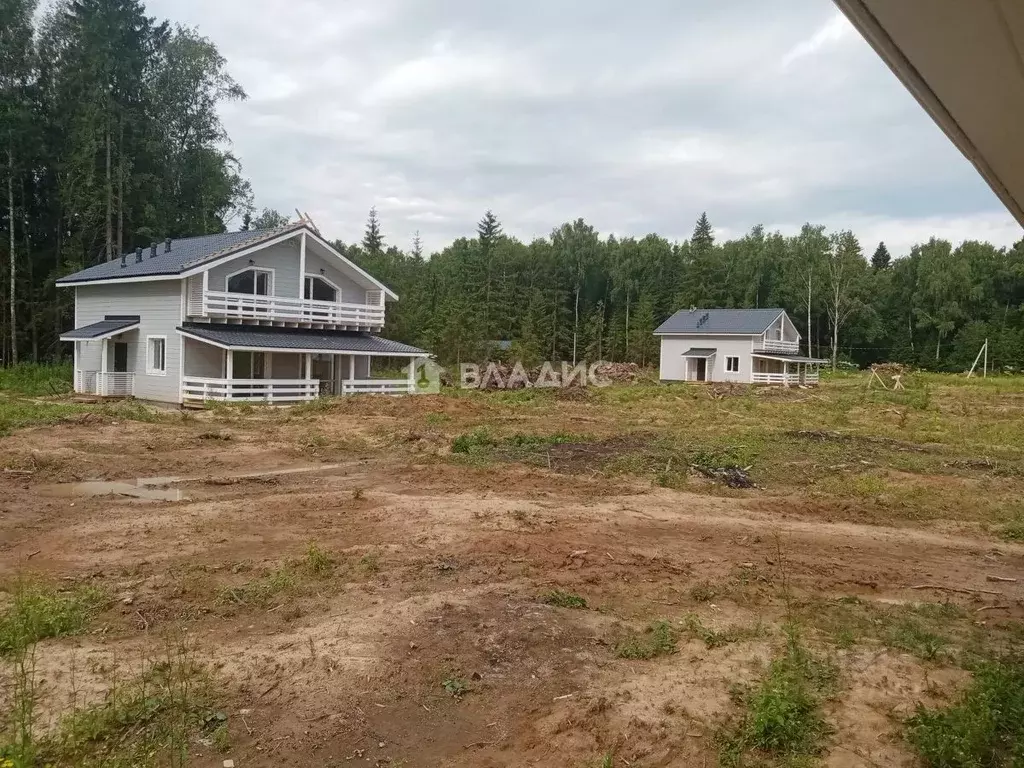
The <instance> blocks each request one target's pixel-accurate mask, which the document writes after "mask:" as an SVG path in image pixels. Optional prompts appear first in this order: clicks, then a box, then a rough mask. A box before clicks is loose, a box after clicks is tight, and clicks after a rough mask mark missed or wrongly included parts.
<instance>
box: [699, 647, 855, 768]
mask: <svg viewBox="0 0 1024 768" xmlns="http://www.w3.org/2000/svg"><path fill="white" fill-rule="evenodd" d="M787 631H788V634H789V636H788V642H787V646H786V652H785V654H784V655H783V656H781V657H780V658H778V659H776V660H775V661H773V662H772V664H771V666H770V667H769V669H768V673H767V674H766V675H765V677H764V679H763V680H762V681H761V684H760V685H759V686H758V687H757V688H756V689H755V690H754V691H753V692H751V693H749V694H748V695H746V696H745V697H743V699H744V703H745V705H746V712H745V713H744V716H743V718H742V720H741V722H740V723H739V725H737V726H736V727H735V728H734V729H732V730H731V731H727V732H725V733H723V734H721V735H720V736H719V743H720V752H719V764H720V765H721V766H723V768H739V766H743V765H745V764H746V762H745V761H746V758H747V757H748V756H751V755H752V756H753V757H754V759H755V762H754V763H753V764H756V765H763V764H765V759H766V758H767V759H768V760H773V761H776V762H775V764H779V761H781V764H783V765H789V766H795V765H801V764H804V765H806V764H808V763H809V761H810V760H812V759H813V758H814V757H815V756H817V755H818V754H820V753H821V751H822V749H823V746H824V740H825V738H826V737H827V736H828V734H829V733H830V732H831V729H830V728H829V726H828V724H827V723H826V722H825V719H824V717H823V716H822V712H821V701H822V698H823V697H824V696H827V695H829V694H831V693H832V692H833V690H834V687H835V685H836V681H837V679H838V670H837V669H836V667H835V666H834V665H833V664H831V663H829V662H827V661H823V660H821V659H818V658H817V657H815V656H814V655H813V654H811V653H810V652H809V651H808V650H807V649H806V648H804V647H803V645H802V644H801V642H800V639H799V637H798V634H797V632H796V629H795V628H794V627H789V628H787Z"/></svg>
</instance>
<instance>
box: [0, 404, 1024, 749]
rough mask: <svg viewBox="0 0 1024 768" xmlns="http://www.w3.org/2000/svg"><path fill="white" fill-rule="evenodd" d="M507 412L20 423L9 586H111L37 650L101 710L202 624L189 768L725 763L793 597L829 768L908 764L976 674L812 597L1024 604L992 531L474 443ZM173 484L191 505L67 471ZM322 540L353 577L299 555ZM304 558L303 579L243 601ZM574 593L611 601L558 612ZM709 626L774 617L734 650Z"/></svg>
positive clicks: (363, 407) (5, 518)
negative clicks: (212, 739)
mask: <svg viewBox="0 0 1024 768" xmlns="http://www.w3.org/2000/svg"><path fill="white" fill-rule="evenodd" d="M554 407H556V412H557V413H561V414H563V418H564V421H563V426H565V427H566V428H567V429H570V430H573V431H590V432H596V433H601V431H602V429H604V428H603V427H602V426H601V412H600V410H599V409H595V408H592V407H588V406H587V404H586V403H583V404H581V405H579V406H577V405H572V404H564V405H556V406H554ZM489 409H490V406H487V405H486V404H481V401H479V400H468V399H467V400H460V399H458V398H424V399H422V400H421V401H419V402H418V403H415V404H411V403H400V402H397V401H394V400H389V399H386V398H372V397H367V398H365V399H364V400H363V401H362V402H360V403H359V404H356V405H350V406H346V407H344V408H339V409H336V410H331V411H324V412H323V413H313V414H308V415H305V416H303V417H301V418H277V417H275V418H263V417H261V416H260V415H259V414H257V415H254V416H247V415H238V416H232V415H229V416H226V417H225V416H223V415H218V414H217V413H214V414H199V415H197V416H191V417H182V418H180V419H179V418H178V417H176V416H174V415H171V416H170V417H167V418H163V419H161V420H160V421H158V422H156V423H145V422H137V421H118V420H117V419H112V418H109V417H96V418H84V419H77V420H73V421H71V422H69V423H64V424H58V425H54V426H45V427H37V428H30V429H26V430H22V431H19V432H17V433H15V434H14V435H12V436H10V437H7V438H0V466H4V467H6V469H5V470H4V471H2V472H0V578H2V579H11V578H13V577H15V576H20V575H24V574H33V575H34V576H37V577H40V578H45V579H52V580H54V581H58V582H60V583H63V584H74V583H79V582H85V583H89V584H93V585H97V586H100V587H102V588H103V589H104V590H106V591H107V593H108V594H109V595H110V598H111V599H110V607H108V608H106V609H105V610H104V611H103V613H102V614H101V615H100V616H99V617H97V618H96V620H95V621H94V622H93V623H92V625H91V626H90V629H89V631H88V632H87V633H85V634H83V635H79V636H77V637H71V638H63V639H59V640H50V641H45V642H43V643H41V645H40V652H39V662H38V663H39V668H40V670H41V675H42V677H43V678H45V680H46V685H45V686H44V691H46V696H47V697H48V699H47V700H48V706H49V707H51V708H52V710H53V711H57V710H59V708H60V707H61V705H62V702H63V701H64V700H65V699H66V698H67V697H68V696H69V695H70V691H71V684H70V681H69V669H71V668H74V669H76V670H78V672H77V674H76V680H75V691H76V695H82V691H83V690H84V691H86V693H87V694H88V693H89V692H90V691H91V695H96V696H100V695H102V692H103V686H104V683H103V681H102V677H101V676H100V675H99V674H98V673H97V672H96V671H97V670H101V669H108V668H109V666H110V665H111V664H114V663H122V664H127V665H129V666H130V665H131V664H132V663H133V660H137V659H141V658H143V657H144V656H145V655H146V654H150V653H153V652H154V649H157V648H159V647H160V644H161V643H163V642H166V638H167V637H169V636H171V635H173V634H174V633H180V632H184V633H185V634H187V636H188V638H189V642H190V643H192V644H193V645H194V648H195V650H196V653H197V654H198V656H199V657H200V658H202V659H203V660H204V661H206V662H208V664H209V666H210V668H211V669H212V670H213V674H214V676H215V679H216V680H217V686H218V691H219V696H220V697H221V700H222V701H223V706H224V710H225V712H226V713H227V715H228V718H229V719H228V727H229V732H230V737H231V738H230V746H228V747H226V748H224V749H223V751H218V750H215V749H214V748H213V747H211V746H209V745H206V744H203V743H200V742H197V743H195V744H194V745H193V749H192V750H191V755H192V764H194V765H198V766H221V765H222V763H223V761H224V760H225V759H229V758H230V759H233V760H234V764H235V766H238V768H245V767H247V766H313V765H316V766H342V765H373V766H442V765H443V766H475V767H481V766H524V765H537V766H581V767H582V766H592V765H593V766H596V765H600V763H601V759H602V756H603V755H607V754H613V755H614V759H615V760H616V762H615V764H616V765H619V764H622V765H643V766H679V767H680V768H684V767H686V768H689V767H691V766H702V765H707V766H712V765H715V764H716V760H717V747H716V743H715V734H716V732H717V731H718V730H719V729H720V728H721V727H722V726H723V724H725V723H727V722H729V721H730V719H731V718H735V717H736V713H737V705H736V703H735V701H734V696H733V695H731V692H732V691H733V689H734V687H735V686H737V685H743V684H749V683H753V682H754V681H756V680H757V679H758V678H759V677H760V676H761V675H762V674H763V672H764V670H765V667H766V665H767V663H768V662H769V661H770V659H771V658H773V656H775V655H776V654H777V653H778V651H779V648H780V647H782V644H783V642H784V639H783V635H782V633H781V630H780V625H781V623H782V622H783V620H784V619H785V618H786V616H787V615H788V614H790V613H792V612H793V611H794V610H795V611H798V612H801V615H802V616H805V617H807V618H806V620H807V624H808V630H807V636H808V637H809V638H810V642H812V643H814V644H815V645H816V647H819V648H821V649H823V652H825V653H828V654H829V655H830V656H831V657H833V658H834V659H835V660H836V662H837V663H838V664H839V666H840V669H841V673H842V686H843V689H842V692H841V693H840V694H839V695H838V696H836V697H834V698H833V699H831V700H830V701H829V703H828V705H827V708H828V712H827V715H828V719H829V722H830V723H831V725H832V727H833V729H834V732H833V734H832V735H831V737H830V738H829V740H828V745H827V747H826V751H825V752H824V754H823V755H822V762H823V764H824V765H828V766H835V767H837V768H838V767H843V768H847V767H852V766H879V765H883V766H912V765H916V763H915V760H914V757H913V756H912V754H911V753H910V751H909V748H908V746H907V745H906V743H905V741H904V740H903V738H902V736H901V726H900V717H902V716H905V715H907V714H908V713H910V712H911V711H912V710H913V708H914V707H915V706H916V705H917V704H918V703H925V704H932V705H934V704H936V703H939V702H942V701H944V700H946V699H948V697H949V696H951V695H953V693H954V691H955V690H956V688H957V686H958V685H960V684H961V683H962V682H963V681H964V680H965V677H966V673H965V672H963V671H962V670H961V669H959V668H958V667H957V666H956V665H954V664H951V663H950V664H945V663H941V662H938V661H929V660H923V659H921V658H918V657H917V656H915V655H913V654H912V653H908V652H906V651H902V650H899V649H898V648H894V647H891V645H887V644H885V643H880V642H877V641H875V640H872V639H868V638H857V639H856V640H855V641H854V642H852V643H847V644H845V646H843V645H838V644H830V642H829V641H828V633H827V631H826V630H825V629H824V628H823V627H822V626H821V625H820V624H819V623H818V621H817V619H818V618H819V617H820V616H815V613H816V609H815V605H819V604H821V601H835V600H836V599H839V598H846V599H848V598H851V597H858V598H860V599H861V600H862V601H864V602H865V603H867V604H869V605H871V606H882V607H890V606H903V605H910V604H914V603H918V602H922V601H924V602H931V603H942V602H946V601H948V602H951V603H953V604H955V605H956V606H958V608H959V610H961V611H962V612H963V615H964V616H965V619H964V620H963V622H962V623H963V631H964V632H965V633H968V634H973V635H979V636H982V637H996V636H997V634H998V633H1002V632H1014V631H1017V632H1019V628H1020V626H1021V623H1020V622H1021V621H1022V620H1024V545H1022V544H1019V543H1012V542H1008V541H1001V540H999V539H998V538H996V537H995V536H994V535H991V534H990V533H986V531H985V530H984V529H983V528H971V529H969V530H966V531H965V530H964V528H963V526H962V525H960V523H959V521H956V520H950V519H938V520H929V521H927V522H920V523H915V522H910V523H908V522H907V521H906V520H899V521H895V520H894V521H893V523H892V524H891V525H890V524H884V523H880V522H879V521H878V520H872V521H871V522H869V523H865V522H860V521H859V520H860V518H859V516H858V514H855V513H854V514H849V515H846V514H843V511H842V510H843V502H838V501H835V500H834V499H832V498H822V497H815V496H814V495H813V494H807V495H792V494H790V493H789V492H788V491H787V492H786V493H774V494H766V493H765V492H763V491H761V490H759V489H752V490H745V491H730V490H723V489H718V488H716V487H714V486H713V485H712V484H711V483H704V482H702V481H695V482H693V483H691V484H689V485H687V486H685V487H683V488H679V489H671V488H664V487H659V486H658V485H656V484H655V483H653V482H652V481H651V479H650V478H649V477H643V476H639V475H629V474H621V473H620V474H609V473H603V472H598V471H593V472H590V471H586V470H585V468H581V467H578V466H573V467H571V469H572V471H571V472H566V471H559V467H558V466H557V465H556V466H554V467H553V468H551V469H549V468H548V466H546V465H545V463H544V462H543V461H541V462H523V461H497V462H477V463H474V462H472V461H461V460H458V457H453V456H451V455H449V450H448V445H449V443H450V439H451V436H452V434H454V433H457V432H458V431H459V430H460V429H461V426H460V425H461V424H462V422H463V421H466V422H467V423H468V422H471V421H476V420H479V419H483V418H492V417H494V413H493V412H492V411H491V410H489ZM518 418H519V417H518V416H517V415H516V412H515V410H514V409H512V408H509V409H507V410H503V411H502V413H501V416H500V419H499V420H504V423H511V422H515V421H516V420H517V419H518ZM544 418H548V417H544ZM640 426H644V425H640ZM608 429H609V430H611V429H613V428H612V427H609V428H608ZM843 449H844V448H843V446H840V447H839V448H838V449H837V450H843ZM549 456H550V454H549ZM281 470H295V471H294V472H292V473H285V472H281ZM151 477H158V478H162V480H160V481H155V483H154V485H153V487H155V488H158V489H165V490H170V491H180V496H181V498H180V499H179V500H167V501H163V500H151V499H140V498H135V497H133V496H129V495H99V496H87V495H81V494H80V493H79V492H78V491H76V490H75V489H74V488H72V487H70V486H69V485H67V484H69V483H74V482H78V481H83V480H127V481H129V482H134V481H135V479H136V478H151ZM939 480H941V478H939V479H938V480H936V482H938V481H939ZM971 482H974V481H971ZM993 482H996V483H998V482H1001V481H999V480H994V481H993ZM119 493H120V492H119ZM861 502H862V500H861V499H860V498H859V497H857V498H854V499H853V500H852V501H850V502H849V503H850V504H851V505H854V506H856V505H858V504H860V503H861ZM311 544H315V546H316V547H317V548H319V549H320V550H322V551H323V552H326V553H329V555H330V557H331V558H333V560H334V563H335V567H334V569H333V571H332V572H330V573H329V574H325V575H324V574H322V575H312V574H309V573H306V572H305V571H304V570H303V567H302V565H301V563H302V562H303V558H304V557H305V556H306V553H307V550H308V548H309V546H310V545H311ZM289 563H292V564H293V565H292V566H290V567H291V568H292V569H293V571H294V578H293V579H292V581H291V583H290V584H289V585H288V586H287V588H284V589H281V590H280V591H274V590H268V591H267V594H261V595H260V596H259V597H252V598H249V597H246V598H238V595H248V594H250V593H249V592H246V591H245V590H246V585H251V584H252V583H254V582H259V583H262V582H260V580H261V579H262V580H264V581H265V580H266V579H268V578H270V576H271V575H272V574H273V573H275V572H276V571H277V570H278V569H280V568H282V567H288V564H289ZM993 579H999V580H1000V581H994V580H993ZM1005 579H1018V580H1017V581H1006V580H1005ZM556 588H557V589H562V590H565V591H570V592H573V593H576V594H579V595H581V596H583V597H584V598H585V599H586V601H587V604H588V606H589V607H588V608H587V609H584V610H573V609H569V608H560V607H554V606H551V605H547V604H545V603H544V602H543V601H542V600H541V597H542V596H543V595H544V594H545V593H548V592H550V591H551V590H553V589H556ZM950 588H953V591H951V590H950ZM794 604H795V605H796V606H797V607H796V608H794ZM830 604H831V603H830ZM687 616H697V617H699V619H700V621H701V622H703V624H704V625H706V626H709V627H728V626H745V627H753V626H760V627H761V628H762V629H761V631H758V632H755V633H751V637H750V638H749V639H745V640H742V641H739V642H733V643H727V644H724V645H722V646H721V647H714V648H709V647H707V645H706V643H705V642H703V641H702V640H701V639H699V638H698V637H695V636H694V635H693V634H692V633H687V632H686V631H685V629H683V627H684V626H685V620H686V617H687ZM655 619H665V620H668V621H671V622H673V623H674V624H675V625H677V626H679V627H680V632H681V635H680V636H681V640H680V642H679V645H678V651H677V652H676V653H675V654H672V655H668V656H664V657H661V658H656V659H651V660H646V661H643V660H628V659H622V658H618V657H617V656H616V654H615V651H614V649H615V645H616V643H617V641H618V640H619V639H620V638H622V637H623V636H624V635H625V634H626V633H628V632H630V631H635V630H641V629H642V628H643V627H644V626H646V625H647V623H648V622H650V621H652V620H655ZM998 636H999V637H1001V636H1002V635H998ZM1019 636H1020V635H1018V637H1019ZM452 680H458V681H459V682H460V686H461V687H458V690H456V691H455V695H453V692H452V691H451V690H446V687H445V682H446V681H452ZM463 683H464V686H462V685H461V684H463ZM452 687H453V686H448V688H449V689H451V688H452Z"/></svg>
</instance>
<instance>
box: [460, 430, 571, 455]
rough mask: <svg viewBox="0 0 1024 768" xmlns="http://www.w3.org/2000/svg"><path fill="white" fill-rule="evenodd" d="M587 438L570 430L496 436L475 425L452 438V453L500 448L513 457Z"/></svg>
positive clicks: (481, 451)
mask: <svg viewBox="0 0 1024 768" xmlns="http://www.w3.org/2000/svg"><path fill="white" fill-rule="evenodd" d="M588 439H589V438H588V437H587V436H586V435H577V434H573V433H571V432H556V433H554V434H550V435H535V434H528V433H520V432H517V433H515V434H512V435H508V436H506V437H497V436H495V435H494V434H493V433H492V432H491V431H490V430H489V429H487V428H486V427H477V428H476V429H474V430H472V431H471V432H465V433H463V434H461V435H457V436H456V437H455V438H454V439H453V440H452V453H463V454H474V453H485V452H488V451H493V450H501V451H502V452H504V453H506V454H508V455H509V456H510V457H514V456H515V455H517V454H523V453H529V452H531V451H536V450H537V449H539V448H544V447H546V446H551V445H562V444H564V443H579V442H586V441H587V440H588Z"/></svg>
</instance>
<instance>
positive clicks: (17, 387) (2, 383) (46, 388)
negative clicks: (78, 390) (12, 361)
mask: <svg viewBox="0 0 1024 768" xmlns="http://www.w3.org/2000/svg"><path fill="white" fill-rule="evenodd" d="M73 376H74V366H73V365H72V364H71V363H18V365H12V366H8V367H6V368H0V392H11V393H14V394H17V395H27V396H30V397H38V396H45V395H59V394H64V393H65V392H70V391H71V389H72V386H73V385H72V380H73Z"/></svg>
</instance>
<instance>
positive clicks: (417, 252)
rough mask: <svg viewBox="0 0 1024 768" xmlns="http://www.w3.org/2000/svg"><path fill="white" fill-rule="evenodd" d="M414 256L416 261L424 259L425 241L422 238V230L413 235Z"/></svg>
mask: <svg viewBox="0 0 1024 768" xmlns="http://www.w3.org/2000/svg"><path fill="white" fill-rule="evenodd" d="M412 257H413V258H414V259H415V260H416V261H423V241H422V240H420V231H419V230H418V229H417V230H416V234H414V235H413V236H412Z"/></svg>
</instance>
